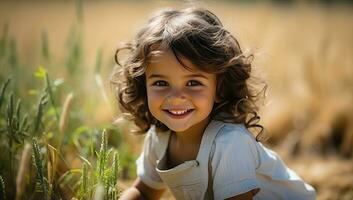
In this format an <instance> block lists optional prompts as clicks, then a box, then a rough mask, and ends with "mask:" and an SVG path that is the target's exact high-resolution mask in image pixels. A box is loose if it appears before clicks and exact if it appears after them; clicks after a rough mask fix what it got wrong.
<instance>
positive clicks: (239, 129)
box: [216, 122, 256, 144]
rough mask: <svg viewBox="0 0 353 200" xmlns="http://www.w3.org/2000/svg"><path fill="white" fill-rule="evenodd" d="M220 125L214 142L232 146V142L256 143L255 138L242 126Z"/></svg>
mask: <svg viewBox="0 0 353 200" xmlns="http://www.w3.org/2000/svg"><path fill="white" fill-rule="evenodd" d="M220 123H223V126H222V128H221V129H220V130H219V132H218V134H217V137H216V141H218V142H222V143H232V144H234V141H239V142H245V141H247V142H255V143H256V138H255V136H254V135H253V134H252V133H251V132H250V131H249V130H248V129H247V128H246V127H245V125H244V124H235V123H227V122H220Z"/></svg>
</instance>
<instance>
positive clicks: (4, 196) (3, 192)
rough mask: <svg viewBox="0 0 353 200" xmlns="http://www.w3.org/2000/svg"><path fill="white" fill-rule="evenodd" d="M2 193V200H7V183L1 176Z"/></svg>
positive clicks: (0, 190)
mask: <svg viewBox="0 0 353 200" xmlns="http://www.w3.org/2000/svg"><path fill="white" fill-rule="evenodd" d="M0 192H1V194H0V197H2V199H4V200H6V193H5V181H4V179H3V178H2V176H1V175H0Z"/></svg>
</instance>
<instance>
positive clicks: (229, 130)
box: [136, 120, 316, 200]
mask: <svg viewBox="0 0 353 200" xmlns="http://www.w3.org/2000/svg"><path fill="white" fill-rule="evenodd" d="M169 136H170V131H167V132H156V131H155V127H151V129H150V130H149V131H148V133H147V135H146V138H145V143H144V148H143V151H142V153H141V155H140V157H139V158H138V159H137V161H136V164H137V175H138V176H139V177H140V179H141V180H142V181H143V182H144V183H145V184H147V185H148V186H150V187H152V188H155V189H162V188H165V187H166V186H168V187H169V189H170V191H171V192H172V194H173V195H174V197H175V198H176V199H185V200H189V199H190V200H194V199H195V200H196V199H197V200H199V199H205V194H206V190H207V185H208V162H209V158H210V152H211V149H212V148H213V147H214V148H213V150H214V151H213V152H214V154H213V158H212V161H211V162H212V164H211V166H212V180H213V193H214V199H216V200H218V199H226V198H230V197H233V196H236V195H239V194H242V193H245V192H248V191H250V190H252V189H256V188H259V189H260V191H259V192H258V193H257V194H256V195H255V196H254V199H255V200H256V199H261V200H262V199H264V200H267V199H271V200H272V199H296V200H300V199H315V195H316V194H315V190H314V188H313V187H312V186H310V185H309V184H307V183H305V182H304V181H303V180H302V179H301V178H300V177H299V176H298V175H297V174H296V173H295V172H294V171H292V170H291V169H289V168H288V167H287V166H286V165H285V164H284V163H283V161H282V160H281V159H280V157H279V156H278V155H277V154H276V153H275V152H273V151H271V150H270V149H268V148H266V147H265V146H263V145H262V144H261V143H260V142H256V140H255V138H254V136H253V135H252V134H251V133H250V132H249V131H248V130H247V129H246V128H245V126H244V125H242V124H231V123H224V122H221V121H215V120H214V121H211V122H210V123H209V125H208V126H207V128H206V130H205V133H204V134H203V136H202V140H201V144H200V149H199V152H198V155H197V157H196V160H190V161H186V162H184V163H182V164H180V165H178V166H176V167H174V168H171V169H167V168H166V156H167V153H166V152H167V151H166V150H167V147H168V142H169ZM212 146H213V147H212Z"/></svg>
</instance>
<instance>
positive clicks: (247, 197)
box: [226, 188, 259, 200]
mask: <svg viewBox="0 0 353 200" xmlns="http://www.w3.org/2000/svg"><path fill="white" fill-rule="evenodd" d="M258 191H259V189H258V188H257V189H253V190H251V191H249V192H245V193H243V194H240V195H237V196H234V197H231V198H228V199H226V200H252V198H253V197H254V195H255V194H256V193H257V192H258Z"/></svg>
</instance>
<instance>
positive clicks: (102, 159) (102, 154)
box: [98, 130, 108, 180]
mask: <svg viewBox="0 0 353 200" xmlns="http://www.w3.org/2000/svg"><path fill="white" fill-rule="evenodd" d="M107 149H108V141H107V138H106V130H103V132H102V141H101V147H100V150H99V154H98V160H99V161H98V177H99V179H100V180H103V179H104V169H105V165H106V162H107Z"/></svg>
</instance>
